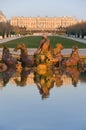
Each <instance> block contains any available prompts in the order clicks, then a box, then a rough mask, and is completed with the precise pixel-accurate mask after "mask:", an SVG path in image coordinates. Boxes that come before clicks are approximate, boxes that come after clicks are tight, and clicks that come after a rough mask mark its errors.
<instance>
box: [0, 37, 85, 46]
mask: <svg viewBox="0 0 86 130" xmlns="http://www.w3.org/2000/svg"><path fill="white" fill-rule="evenodd" d="M49 39H50V44H51V46H52V47H55V45H56V44H57V43H62V45H63V46H64V48H72V46H73V45H75V44H76V45H77V46H78V48H86V44H84V43H80V42H77V41H74V40H70V39H67V38H62V37H58V36H49ZM40 40H41V36H27V37H22V38H19V39H16V40H12V41H9V42H6V43H3V44H0V47H2V45H6V46H7V47H9V48H15V46H16V45H17V44H20V43H25V44H26V46H27V47H28V48H37V47H38V46H39V42H40Z"/></svg>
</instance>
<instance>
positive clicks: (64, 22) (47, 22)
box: [10, 16, 78, 31]
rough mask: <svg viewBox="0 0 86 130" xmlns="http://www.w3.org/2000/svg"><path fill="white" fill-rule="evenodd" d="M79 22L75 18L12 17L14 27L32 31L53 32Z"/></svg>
mask: <svg viewBox="0 0 86 130" xmlns="http://www.w3.org/2000/svg"><path fill="white" fill-rule="evenodd" d="M77 22H78V20H77V19H76V18H75V17H66V16H63V17H11V19H10V24H11V25H12V26H19V27H26V29H27V30H31V31H42V30H43V31H53V30H57V29H59V28H65V27H68V26H71V25H74V24H76V23H77Z"/></svg>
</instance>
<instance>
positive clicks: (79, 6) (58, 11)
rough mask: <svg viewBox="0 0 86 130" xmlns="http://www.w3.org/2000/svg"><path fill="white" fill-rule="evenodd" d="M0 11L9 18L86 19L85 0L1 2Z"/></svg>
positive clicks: (7, 0) (17, 0)
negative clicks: (73, 17) (61, 17)
mask: <svg viewBox="0 0 86 130" xmlns="http://www.w3.org/2000/svg"><path fill="white" fill-rule="evenodd" d="M0 10H1V11H2V12H3V13H4V14H5V16H6V17H7V19H10V17H11V16H25V17H29V16H32V17H36V16H42V17H45V16H49V17H53V16H56V17H60V16H75V17H76V18H77V19H86V0H1V1H0Z"/></svg>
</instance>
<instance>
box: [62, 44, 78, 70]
mask: <svg viewBox="0 0 86 130" xmlns="http://www.w3.org/2000/svg"><path fill="white" fill-rule="evenodd" d="M79 61H80V56H79V52H78V47H77V46H76V45H74V46H73V48H72V53H71V55H70V57H69V59H68V60H66V61H64V62H63V64H64V65H65V66H67V67H69V66H77V65H78V64H79Z"/></svg>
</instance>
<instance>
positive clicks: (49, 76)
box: [0, 67, 86, 99]
mask: <svg viewBox="0 0 86 130" xmlns="http://www.w3.org/2000/svg"><path fill="white" fill-rule="evenodd" d="M79 81H80V82H86V71H85V70H83V69H81V68H77V67H67V68H53V69H49V68H48V69H47V70H46V71H44V70H42V71H39V70H37V69H29V68H24V69H22V70H21V71H17V70H16V69H14V68H8V69H7V70H5V71H3V72H1V73H0V87H2V88H3V87H5V86H6V85H7V84H8V83H12V84H16V86H19V87H25V86H26V85H29V84H36V86H37V89H38V90H39V93H40V95H41V97H42V99H44V98H46V97H49V95H50V91H51V89H53V88H54V87H61V86H64V85H65V86H67V85H69V84H70V85H71V84H72V85H73V86H74V87H77V86H78V82H79Z"/></svg>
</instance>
